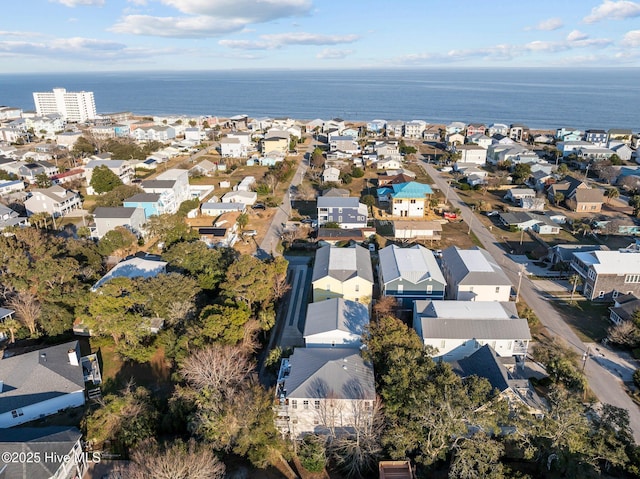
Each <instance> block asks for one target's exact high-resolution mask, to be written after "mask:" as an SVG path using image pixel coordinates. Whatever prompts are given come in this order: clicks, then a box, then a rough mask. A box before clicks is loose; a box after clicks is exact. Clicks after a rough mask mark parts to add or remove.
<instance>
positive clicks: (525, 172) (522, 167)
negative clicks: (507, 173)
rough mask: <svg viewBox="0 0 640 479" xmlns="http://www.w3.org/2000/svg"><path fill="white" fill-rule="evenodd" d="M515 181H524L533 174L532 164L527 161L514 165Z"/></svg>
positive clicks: (513, 174)
mask: <svg viewBox="0 0 640 479" xmlns="http://www.w3.org/2000/svg"><path fill="white" fill-rule="evenodd" d="M512 176H513V182H514V183H524V182H525V181H527V180H528V179H529V177H530V176H531V165H529V164H527V163H518V164H517V165H516V166H514V167H513V173H512Z"/></svg>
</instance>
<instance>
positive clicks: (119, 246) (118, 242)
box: [98, 226, 138, 256]
mask: <svg viewBox="0 0 640 479" xmlns="http://www.w3.org/2000/svg"><path fill="white" fill-rule="evenodd" d="M137 244H138V238H137V237H136V235H134V234H133V233H132V232H131V231H129V230H128V229H127V228H125V227H124V226H117V227H115V228H114V229H112V230H111V231H107V233H106V234H105V235H104V236H103V237H102V238H100V241H98V251H99V252H100V253H101V254H103V255H104V256H109V255H110V254H111V253H113V252H115V251H118V250H125V251H129V250H130V249H131V248H132V247H134V246H135V245H137Z"/></svg>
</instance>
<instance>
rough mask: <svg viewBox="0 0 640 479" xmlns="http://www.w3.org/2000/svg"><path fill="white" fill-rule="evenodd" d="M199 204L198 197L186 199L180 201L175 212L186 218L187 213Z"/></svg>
mask: <svg viewBox="0 0 640 479" xmlns="http://www.w3.org/2000/svg"><path fill="white" fill-rule="evenodd" d="M199 206H200V200H199V199H198V198H194V199H192V200H186V201H183V202H182V203H180V207H179V208H178V211H177V212H176V215H178V216H181V217H183V218H186V216H187V214H188V213H189V212H190V211H192V210H195V209H197V208H198V207H199Z"/></svg>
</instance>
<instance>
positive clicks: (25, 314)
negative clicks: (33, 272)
mask: <svg viewBox="0 0 640 479" xmlns="http://www.w3.org/2000/svg"><path fill="white" fill-rule="evenodd" d="M7 304H8V305H9V307H10V308H11V309H13V310H14V311H15V312H16V318H17V319H18V321H20V322H21V323H22V324H23V325H24V326H25V327H26V328H27V329H28V330H29V334H31V336H33V335H34V334H35V333H36V330H37V329H38V321H39V319H40V313H41V312H42V309H41V307H40V303H39V302H38V300H37V299H36V297H35V295H33V294H31V293H29V292H26V291H19V292H18V294H16V295H14V296H13V297H12V298H11V299H10V300H9V302H8V303H7Z"/></svg>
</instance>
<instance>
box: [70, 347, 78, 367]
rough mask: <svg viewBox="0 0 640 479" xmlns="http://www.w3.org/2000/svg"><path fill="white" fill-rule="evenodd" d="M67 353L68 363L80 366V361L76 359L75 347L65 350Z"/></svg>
mask: <svg viewBox="0 0 640 479" xmlns="http://www.w3.org/2000/svg"><path fill="white" fill-rule="evenodd" d="M67 353H68V354H69V363H70V364H71V365H72V366H80V362H79V361H78V353H76V350H75V348H72V349H70V350H69V351H67Z"/></svg>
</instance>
